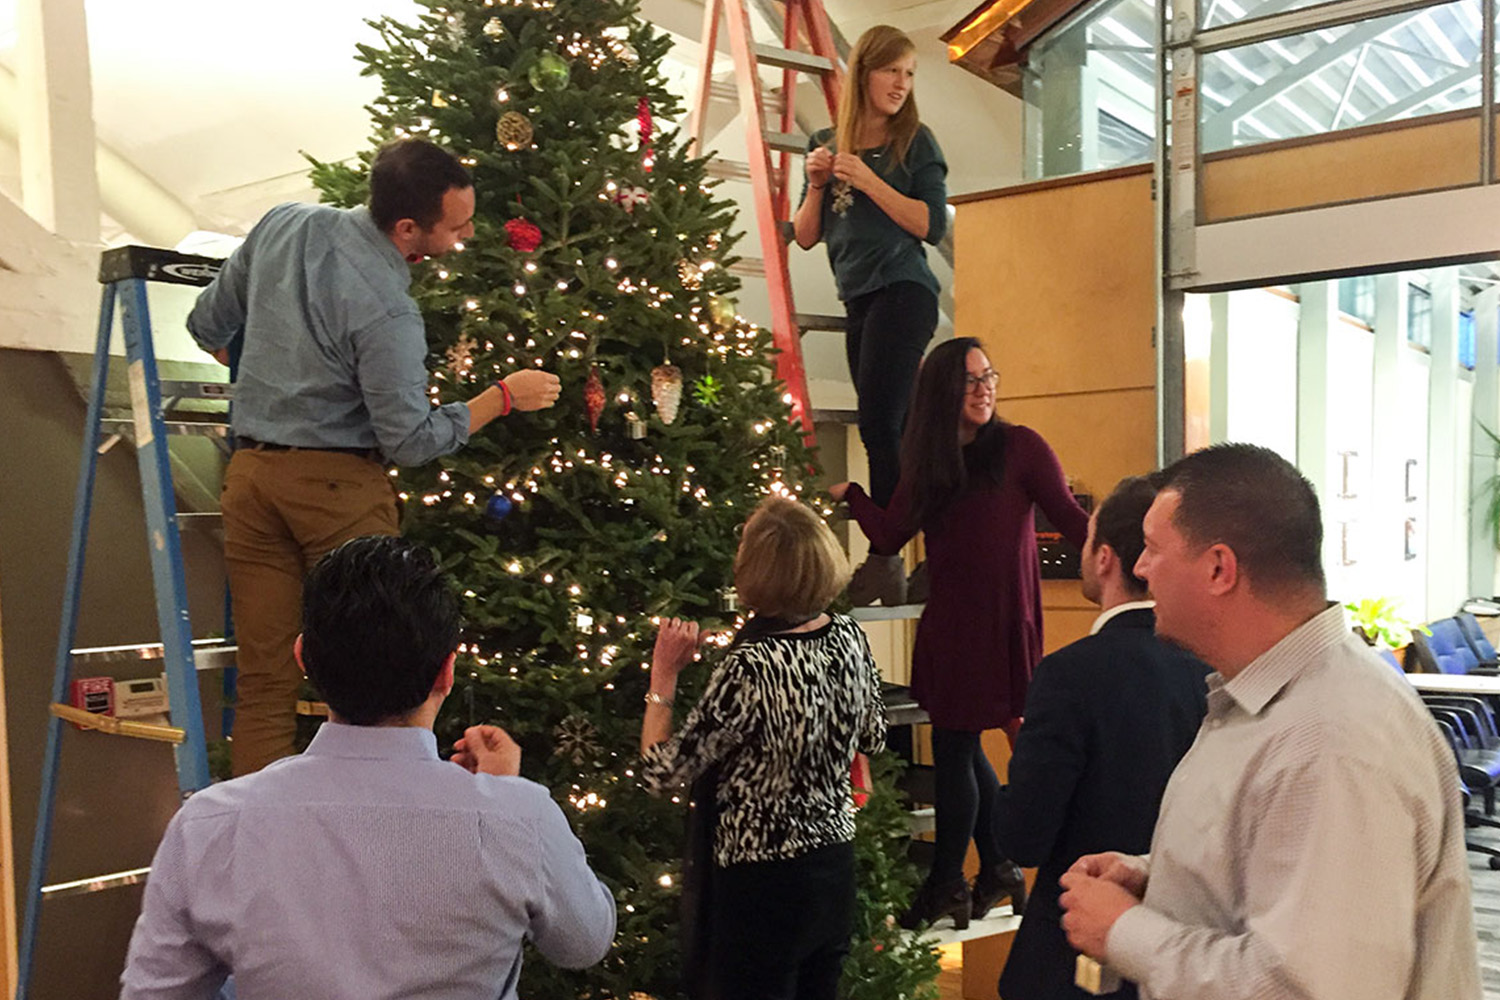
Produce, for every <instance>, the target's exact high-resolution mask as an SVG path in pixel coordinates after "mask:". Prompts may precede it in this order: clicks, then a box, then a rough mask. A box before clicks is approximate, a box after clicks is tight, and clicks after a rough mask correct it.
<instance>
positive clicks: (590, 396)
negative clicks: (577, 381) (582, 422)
mask: <svg viewBox="0 0 1500 1000" xmlns="http://www.w3.org/2000/svg"><path fill="white" fill-rule="evenodd" d="M583 405H584V408H585V410H586V411H587V412H588V415H589V433H591V434H596V433H598V431H599V416H600V414H602V413H603V412H604V380H603V379H601V378H600V377H599V366H598V365H594V366H593V367H592V368H590V369H589V377H588V381H587V382H585V383H583Z"/></svg>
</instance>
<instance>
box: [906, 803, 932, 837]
mask: <svg viewBox="0 0 1500 1000" xmlns="http://www.w3.org/2000/svg"><path fill="white" fill-rule="evenodd" d="M909 816H910V818H909V819H908V820H907V824H908V827H909V829H910V830H911V835H912V836H913V837H915V836H916V835H917V834H919V833H932V832H933V831H934V830H936V829H937V810H936V809H934V808H933V807H932V806H927V807H926V808H924V809H913V810H912V811H911V812H910V814H909Z"/></svg>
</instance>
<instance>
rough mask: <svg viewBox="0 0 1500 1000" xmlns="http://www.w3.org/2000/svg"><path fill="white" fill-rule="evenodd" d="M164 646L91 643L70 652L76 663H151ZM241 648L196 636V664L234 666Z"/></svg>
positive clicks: (207, 667)
mask: <svg viewBox="0 0 1500 1000" xmlns="http://www.w3.org/2000/svg"><path fill="white" fill-rule="evenodd" d="M164 648H165V647H163V646H162V644H161V643H159V642H148V643H138V644H136V645H132V646H90V647H88V648H86V649H72V650H69V651H68V653H69V655H70V656H72V657H73V665H74V666H80V665H82V664H85V663H152V662H159V661H160V660H161V659H162V658H163V657H164V656H165V654H164V652H163V649H164ZM239 651H240V647H238V646H228V645H225V643H224V640H223V639H194V640H193V665H194V666H196V667H197V668H198V669H199V670H221V669H223V668H224V667H232V666H234V663H235V658H236V657H237V656H238V654H239Z"/></svg>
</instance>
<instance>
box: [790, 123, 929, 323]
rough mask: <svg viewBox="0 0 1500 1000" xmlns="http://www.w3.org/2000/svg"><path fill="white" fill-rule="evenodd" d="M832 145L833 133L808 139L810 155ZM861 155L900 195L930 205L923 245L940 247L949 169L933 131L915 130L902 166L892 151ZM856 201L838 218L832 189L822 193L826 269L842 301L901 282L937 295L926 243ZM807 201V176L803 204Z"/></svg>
mask: <svg viewBox="0 0 1500 1000" xmlns="http://www.w3.org/2000/svg"><path fill="white" fill-rule="evenodd" d="M832 143H833V130H832V129H822V130H820V131H817V132H814V133H813V134H812V135H811V136H810V137H809V138H808V144H807V149H808V152H812V151H813V150H814V149H817V148H818V147H819V146H829V145H831V144H832ZM859 155H860V157H861V158H862V159H863V160H864V161H865V163H866V164H868V165H869V167H870V169H871V170H873V171H875V173H877V174H879V175H880V177H881V179H882V180H884V181H885V182H886V183H887V184H889V185H890V186H891V187H893V188H895V189H896V190H897V191H898V192H900V193H901V194H903V195H905V196H906V197H908V198H916V199H918V200H919V201H923V202H926V204H927V235H926V237H925V238H924V239H925V242H927V243H931V244H932V245H933V246H937V244H938V243H939V242H940V241H941V240H942V238H943V233H944V232H946V231H947V228H948V183H947V178H948V163H947V161H946V160H944V159H943V151H942V150H941V149H939V148H938V144H937V139H935V138H933V135H932V131H931V130H930V129H928V128H927V126H925V125H924V126H922V127H921V128H919V129H918V130H917V134H916V136H915V137H914V138H913V139H912V143H911V148H910V149H908V150H907V151H906V159H905V161H904V162H902V163H894V162H892V159H893V157H892V153H891V149H890V147H888V146H883V147H880V148H877V149H865V150H861V151H860V154H859ZM853 195H854V203H853V205H851V206H850V207H849V210H848V211H847V212H845V213H844V214H843V215H839V214H838V213H837V212H835V211H834V210H833V200H834V199H833V189H832V188H831V187H830V188H829V190H827V191H825V192H824V193H823V218H822V225H823V233H822V239H823V242H824V243H825V244H827V246H828V263H829V264H830V265H831V266H832V267H833V278H834V281H835V282H836V283H837V285H838V292H839V299H840V300H841V301H844V302H848V301H849V300H850V299H853V298H858V297H859V296H861V295H864V294H866V293H868V292H873V291H877V290H879V289H881V288H885V287H886V286H888V285H894V284H895V283H896V282H898V281H915V282H916V283H917V284H919V285H922V286H924V287H925V288H928V289H930V290H931V292H932V294H934V295H936V294H938V280H937V277H936V276H935V275H933V273H932V269H931V268H930V267H928V266H927V251H926V250H925V249H924V248H923V247H922V243H923V242H924V239H918V238H917V237H915V236H913V235H912V234H911V233H908V232H907V231H906V230H905V229H902V228H901V227H900V226H899V225H897V224H896V222H895V221H894V220H893V219H892V218H891V217H890V216H889V215H886V214H885V212H883V211H881V209H880V207H879V206H878V205H876V204H875V202H873V201H871V200H870V198H869V196H868V195H866V194H864V193H863V192H860V191H855V192H853ZM806 198H807V178H806V175H805V174H804V175H803V182H802V200H806ZM798 203H799V204H800V203H801V201H799V202H798Z"/></svg>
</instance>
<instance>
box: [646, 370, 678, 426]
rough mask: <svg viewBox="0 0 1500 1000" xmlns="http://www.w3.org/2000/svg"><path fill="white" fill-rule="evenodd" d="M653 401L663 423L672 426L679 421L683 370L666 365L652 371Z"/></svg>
mask: <svg viewBox="0 0 1500 1000" xmlns="http://www.w3.org/2000/svg"><path fill="white" fill-rule="evenodd" d="M651 401H652V402H653V403H655V404H656V413H657V415H658V416H659V417H661V422H662V423H664V424H670V423H671V422H672V421H674V420H676V419H677V410H678V408H679V407H680V406H681V405H682V369H681V368H678V367H677V366H676V365H671V364H665V365H657V366H656V367H655V368H653V369H651Z"/></svg>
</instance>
